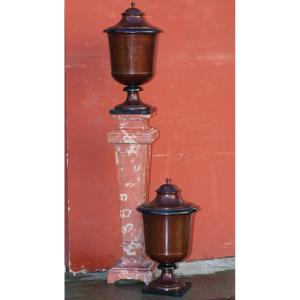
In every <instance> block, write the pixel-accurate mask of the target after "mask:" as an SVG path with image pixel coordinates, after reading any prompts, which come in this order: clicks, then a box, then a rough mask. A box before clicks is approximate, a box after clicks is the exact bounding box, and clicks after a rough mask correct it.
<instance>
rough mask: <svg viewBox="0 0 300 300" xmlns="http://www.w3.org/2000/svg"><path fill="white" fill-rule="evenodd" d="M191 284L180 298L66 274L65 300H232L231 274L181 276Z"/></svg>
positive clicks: (102, 277) (97, 276)
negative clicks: (142, 291)
mask: <svg viewBox="0 0 300 300" xmlns="http://www.w3.org/2000/svg"><path fill="white" fill-rule="evenodd" d="M182 278H183V279H184V280H185V281H187V282H191V283H192V288H191V289H190V290H189V291H188V292H187V293H186V294H185V295H184V296H183V297H181V298H177V297H176V298H175V297H168V296H157V295H145V294H142V293H141V290H142V288H143V287H144V284H143V283H140V282H135V283H132V282H130V283H129V282H128V281H125V282H118V283H116V284H107V283H106V281H105V274H101V273H98V274H97V273H93V274H82V275H76V276H74V275H71V274H67V275H66V281H65V300H138V299H141V300H159V299H165V300H168V299H183V300H225V299H226V300H233V299H235V297H234V283H235V274H234V271H224V272H218V273H215V274H210V275H197V276H190V277H182Z"/></svg>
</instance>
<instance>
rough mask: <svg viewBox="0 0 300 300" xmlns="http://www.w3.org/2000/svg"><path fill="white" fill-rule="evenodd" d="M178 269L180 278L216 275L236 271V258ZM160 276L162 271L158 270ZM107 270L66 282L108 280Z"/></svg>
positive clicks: (78, 274)
mask: <svg viewBox="0 0 300 300" xmlns="http://www.w3.org/2000/svg"><path fill="white" fill-rule="evenodd" d="M177 265H178V269H177V270H176V271H175V273H176V274H177V275H178V276H193V275H206V274H214V273H217V272H222V271H230V270H234V269H235V257H225V258H216V259H207V260H194V261H186V262H181V263H178V264H177ZM157 273H158V274H159V273H160V271H159V270H157ZM106 275H107V272H106V270H103V271H100V272H92V273H90V272H87V271H86V270H82V271H80V272H71V273H68V276H66V280H68V279H71V278H72V277H73V278H74V277H78V279H82V280H106Z"/></svg>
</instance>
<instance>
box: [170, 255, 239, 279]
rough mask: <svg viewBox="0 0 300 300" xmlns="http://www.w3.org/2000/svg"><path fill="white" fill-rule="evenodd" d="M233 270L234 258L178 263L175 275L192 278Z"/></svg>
mask: <svg viewBox="0 0 300 300" xmlns="http://www.w3.org/2000/svg"><path fill="white" fill-rule="evenodd" d="M234 269H235V257H225V258H216V259H208V260H195V261H190V262H181V263H178V269H177V270H176V272H175V273H176V274H177V275H183V276H192V275H205V274H214V273H217V272H222V271H229V270H234Z"/></svg>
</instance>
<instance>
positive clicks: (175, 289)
mask: <svg viewBox="0 0 300 300" xmlns="http://www.w3.org/2000/svg"><path fill="white" fill-rule="evenodd" d="M156 192H157V196H156V198H155V199H154V200H153V201H151V202H146V203H144V204H142V205H140V206H139V207H138V208H137V210H138V211H139V212H141V213H142V214H143V221H144V235H145V248H146V253H147V255H148V256H149V257H150V258H151V259H152V260H154V261H156V262H158V263H159V265H158V268H159V269H161V270H162V272H161V275H160V277H159V278H158V279H156V280H154V281H152V282H151V283H150V284H149V286H148V287H147V288H146V289H144V290H143V292H144V293H153V294H165V295H175V296H178V295H179V296H180V295H182V294H183V293H184V292H186V291H187V290H188V288H189V287H190V285H189V284H187V283H185V282H183V281H181V280H178V279H177V278H176V277H175V275H174V273H173V271H174V270H175V269H176V264H175V263H176V262H180V261H182V260H183V259H184V258H186V257H187V255H188V253H189V244H190V228H191V220H192V218H191V217H192V213H194V212H196V211H197V207H196V206H195V205H193V204H191V203H187V202H184V201H183V199H181V198H180V196H179V195H178V192H179V190H178V189H177V188H176V187H175V186H174V185H172V184H171V183H170V181H169V180H168V179H167V182H166V184H163V185H162V186H161V187H160V188H159V189H158V190H156Z"/></svg>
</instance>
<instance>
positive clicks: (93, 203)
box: [66, 0, 235, 271]
mask: <svg viewBox="0 0 300 300" xmlns="http://www.w3.org/2000/svg"><path fill="white" fill-rule="evenodd" d="M129 3H130V1H121V0H119V1H118V0H114V1H104V0H89V1H86V0H66V115H67V117H66V122H67V153H68V166H67V201H68V207H69V218H68V222H67V224H68V228H67V230H68V233H69V234H68V235H67V238H68V242H67V244H68V247H67V249H66V250H67V254H68V255H69V257H68V260H69V264H70V269H71V270H73V271H78V270H80V269H83V268H85V269H89V270H95V269H97V268H103V267H109V266H111V265H112V264H113V263H114V261H115V260H116V259H117V258H118V257H119V256H120V255H121V248H120V243H121V234H120V222H119V199H118V186H117V177H116V167H115V160H114V149H113V146H112V145H110V144H108V143H107V142H106V134H107V132H108V131H109V130H111V129H112V128H113V127H114V123H113V121H112V120H110V118H109V113H108V111H109V109H110V108H112V107H113V106H115V105H116V104H118V103H120V102H122V101H123V100H124V99H125V93H124V92H123V91H122V88H123V87H122V86H121V85H120V84H118V83H117V82H116V81H114V80H113V79H112V77H111V75H110V61H109V52H108V43H107V37H106V35H105V34H104V33H102V30H103V29H104V28H106V27H108V26H110V25H114V24H115V23H117V22H118V21H119V19H120V14H121V13H122V12H123V11H124V10H125V9H126V8H127V7H128V6H129ZM137 7H138V8H140V9H142V10H143V11H144V12H145V13H146V17H147V19H148V20H149V22H150V23H152V24H153V25H156V26H158V27H160V28H162V29H163V31H164V32H163V33H162V34H161V36H160V40H159V46H158V56H157V67H156V76H155V77H154V79H153V80H152V81H151V82H150V83H148V84H146V85H144V91H143V92H142V94H141V96H142V99H144V100H145V102H147V103H150V104H152V105H153V106H155V107H157V111H158V113H157V115H156V116H155V117H154V118H153V119H152V122H151V124H152V126H153V127H156V128H158V129H159V131H160V138H159V140H157V141H156V142H155V143H154V145H153V157H152V169H151V178H150V180H151V184H150V198H151V199H152V198H153V197H154V190H155V189H156V188H157V187H158V186H159V185H160V184H162V183H163V181H164V179H165V178H166V177H171V178H172V181H173V183H175V184H176V185H177V186H179V187H180V188H181V189H182V196H183V198H184V199H185V200H187V201H191V202H194V203H196V204H198V205H199V206H201V208H202V210H201V211H200V212H199V213H198V214H197V216H196V221H195V226H194V238H193V252H192V256H191V257H190V259H205V258H212V257H213V258H217V257H225V256H233V255H234V254H235V253H234V0H184V1H183V0H176V1H174V0H164V1H158V0H140V1H137Z"/></svg>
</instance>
